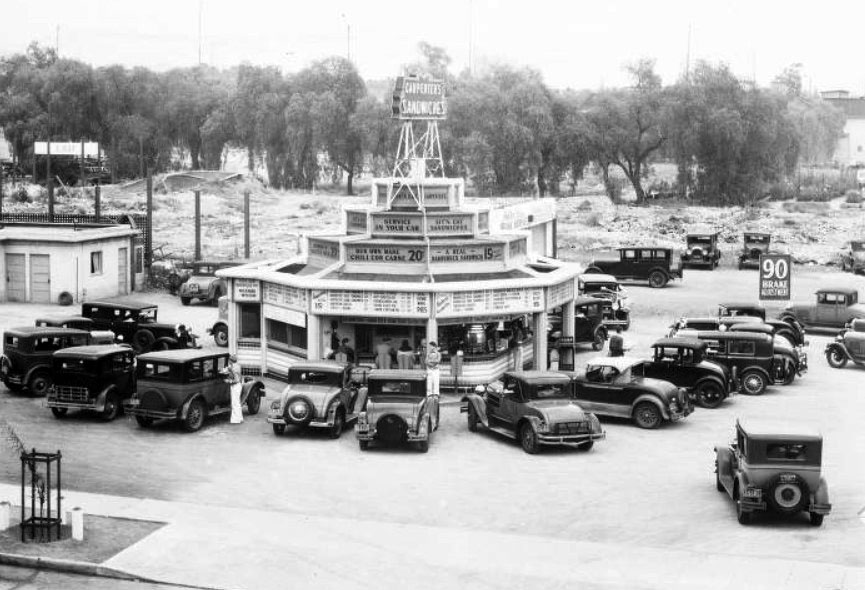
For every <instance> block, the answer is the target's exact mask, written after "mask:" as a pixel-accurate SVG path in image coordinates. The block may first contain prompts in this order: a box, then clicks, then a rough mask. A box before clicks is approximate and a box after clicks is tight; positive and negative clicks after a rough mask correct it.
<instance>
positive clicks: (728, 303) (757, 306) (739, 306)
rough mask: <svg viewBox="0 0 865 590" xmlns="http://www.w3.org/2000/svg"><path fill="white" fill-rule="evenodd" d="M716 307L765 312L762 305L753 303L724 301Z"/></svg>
mask: <svg viewBox="0 0 865 590" xmlns="http://www.w3.org/2000/svg"><path fill="white" fill-rule="evenodd" d="M718 307H726V308H731V307H735V308H737V309H762V310H763V311H765V310H766V307H765V306H764V305H763V304H761V303H755V302H753V301H724V302H721V303H719V304H718Z"/></svg>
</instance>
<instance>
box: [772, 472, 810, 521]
mask: <svg viewBox="0 0 865 590" xmlns="http://www.w3.org/2000/svg"><path fill="white" fill-rule="evenodd" d="M767 490H768V494H767V496H768V497H767V500H768V501H769V505H770V506H772V508H774V509H775V510H777V511H778V512H783V513H787V514H790V513H793V512H799V511H800V510H804V509H805V507H806V506H807V505H808V502H809V501H810V499H811V492H810V490H809V489H808V483H807V482H806V481H805V480H804V479H802V478H801V477H800V476H798V475H796V474H795V473H779V474H778V475H776V476H775V477H774V478H772V480H771V481H770V482H769V486H768V488H767Z"/></svg>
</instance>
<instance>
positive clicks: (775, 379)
mask: <svg viewBox="0 0 865 590" xmlns="http://www.w3.org/2000/svg"><path fill="white" fill-rule="evenodd" d="M690 335H692V336H695V337H697V338H699V339H700V340H703V341H704V342H706V344H707V345H708V346H707V348H706V355H707V357H708V358H709V359H710V360H713V361H715V362H718V363H721V364H722V365H724V366H725V367H727V369H728V370H730V371H731V372H732V373H733V377H734V378H735V379H736V380H737V381H738V382H739V386H740V391H741V392H742V393H747V394H748V395H761V394H762V393H763V392H765V391H766V388H767V387H768V386H769V385H771V384H773V383H783V382H784V380H785V379H786V378H787V375H786V373H785V372H784V369H785V365H786V362H787V359H786V358H785V357H784V356H782V355H781V354H776V353H775V342H774V340H773V338H772V336H769V335H767V334H755V333H752V332H732V331H726V332H711V331H695V332H693V333H692V334H690Z"/></svg>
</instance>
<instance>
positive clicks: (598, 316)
mask: <svg viewBox="0 0 865 590" xmlns="http://www.w3.org/2000/svg"><path fill="white" fill-rule="evenodd" d="M605 303H606V302H605V301H603V300H601V299H597V298H595V297H577V298H576V299H575V300H574V335H573V336H562V316H561V313H556V314H554V315H551V316H550V320H549V332H548V335H547V336H548V338H547V340H548V345H549V347H550V349H551V350H552V349H553V348H558V347H559V346H560V345H562V344H564V343H565V342H568V343H569V344H575V343H577V344H578V343H583V342H590V343H591V344H592V350H601V349H603V348H604V343H605V342H606V341H607V339H608V338H609V332H608V331H607V326H606V325H604V304H605Z"/></svg>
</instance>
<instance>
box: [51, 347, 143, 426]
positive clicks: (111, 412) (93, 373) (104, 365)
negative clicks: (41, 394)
mask: <svg viewBox="0 0 865 590" xmlns="http://www.w3.org/2000/svg"><path fill="white" fill-rule="evenodd" d="M51 365H52V370H51V374H52V377H53V379H54V383H53V385H52V386H51V387H50V388H49V389H48V396H47V397H46V399H45V402H46V405H47V406H48V407H49V408H51V412H52V413H53V414H54V416H55V417H56V418H62V417H64V416H65V415H66V413H67V412H68V411H69V410H70V409H76V410H90V411H93V412H98V413H99V415H100V417H101V418H102V419H103V420H105V421H106V422H110V421H111V420H114V419H115V418H116V417H117V416H119V415H120V412H121V411H122V409H123V403H124V402H125V401H126V400H127V399H129V398H130V397H131V396H132V394H133V393H134V392H135V354H134V352H133V351H132V349H131V348H130V347H128V346H119V345H116V344H101V345H91V346H73V347H72V348H64V349H62V350H58V351H57V352H55V353H54V355H53V356H52V359H51Z"/></svg>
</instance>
